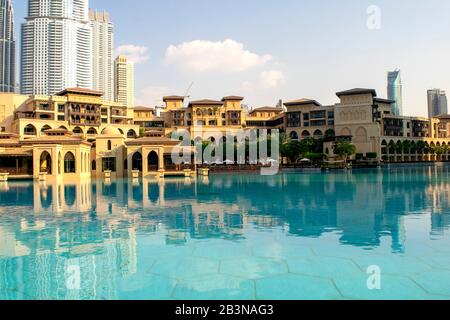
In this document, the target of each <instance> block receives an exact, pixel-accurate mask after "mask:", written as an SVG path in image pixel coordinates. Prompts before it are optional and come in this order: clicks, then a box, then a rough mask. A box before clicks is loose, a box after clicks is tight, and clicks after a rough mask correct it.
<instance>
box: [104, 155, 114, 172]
mask: <svg viewBox="0 0 450 320" xmlns="http://www.w3.org/2000/svg"><path fill="white" fill-rule="evenodd" d="M102 168H103V172H105V171H111V172H116V158H103V159H102Z"/></svg>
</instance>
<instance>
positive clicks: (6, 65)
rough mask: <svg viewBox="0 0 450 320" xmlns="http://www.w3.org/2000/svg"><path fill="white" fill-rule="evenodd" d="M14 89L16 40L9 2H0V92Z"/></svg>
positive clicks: (4, 0) (3, 0) (6, 0)
mask: <svg viewBox="0 0 450 320" xmlns="http://www.w3.org/2000/svg"><path fill="white" fill-rule="evenodd" d="M15 89H16V39H15V36H14V10H13V6H12V3H11V0H0V92H14V91H15Z"/></svg>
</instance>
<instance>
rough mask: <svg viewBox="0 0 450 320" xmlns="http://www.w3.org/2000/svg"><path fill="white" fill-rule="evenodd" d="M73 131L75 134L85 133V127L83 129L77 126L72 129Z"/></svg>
mask: <svg viewBox="0 0 450 320" xmlns="http://www.w3.org/2000/svg"><path fill="white" fill-rule="evenodd" d="M72 132H73V133H75V134H83V129H81V128H80V127H75V128H74V129H73V130H72Z"/></svg>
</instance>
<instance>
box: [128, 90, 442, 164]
mask: <svg viewBox="0 0 450 320" xmlns="http://www.w3.org/2000/svg"><path fill="white" fill-rule="evenodd" d="M336 95H337V97H338V99H339V101H338V102H337V103H335V104H332V105H322V104H321V103H319V102H318V101H316V100H314V99H305V98H302V99H296V100H292V101H288V102H286V103H284V106H283V108H281V107H270V106H269V107H259V108H254V109H252V110H251V111H246V110H245V108H244V107H243V105H242V101H243V100H244V98H243V97H239V96H226V97H224V98H222V99H220V100H210V99H203V100H195V101H190V102H186V101H185V97H182V96H167V97H164V99H163V101H164V104H165V108H164V109H163V110H164V112H163V113H162V114H161V116H152V115H151V112H148V110H150V109H148V108H147V112H148V113H147V118H145V119H144V118H143V113H142V108H140V109H138V110H137V111H135V115H139V117H138V118H139V122H138V123H139V125H141V126H142V127H143V128H159V129H160V130H164V132H165V134H170V133H171V132H173V131H175V130H179V129H182V130H188V131H189V132H191V133H192V134H194V135H195V131H196V127H198V126H201V127H202V130H203V137H204V138H205V137H206V139H204V140H208V136H209V135H211V136H217V135H219V136H220V135H222V136H223V137H224V138H225V137H226V134H227V132H235V131H237V130H239V129H251V128H255V129H267V130H268V131H269V132H270V130H272V129H278V130H280V131H281V132H284V133H286V135H287V137H288V139H290V140H302V139H306V138H310V137H314V138H318V139H324V141H325V146H324V153H325V154H327V155H328V156H329V157H334V155H333V150H332V149H333V144H334V142H335V141H336V139H345V140H348V141H351V142H352V143H353V144H354V145H355V146H356V149H357V153H358V154H359V155H360V156H362V157H367V156H368V155H371V156H373V155H376V157H377V159H378V160H383V161H385V162H409V161H411V162H414V161H448V160H450V154H449V151H448V148H447V147H448V146H449V144H450V116H449V115H441V116H438V117H436V118H431V119H430V118H423V117H406V116H394V115H393V114H392V105H393V103H394V101H391V100H388V99H383V98H380V97H378V96H377V92H376V90H374V89H365V88H355V89H350V90H345V91H341V92H337V93H336ZM162 128H164V129H162ZM405 145H407V146H408V147H407V148H406V147H405ZM433 147H445V148H444V149H443V150H444V153H442V154H433V152H432V151H431V150H433Z"/></svg>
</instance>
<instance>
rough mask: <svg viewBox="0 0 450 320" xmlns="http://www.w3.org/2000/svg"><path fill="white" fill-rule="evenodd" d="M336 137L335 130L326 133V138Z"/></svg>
mask: <svg viewBox="0 0 450 320" xmlns="http://www.w3.org/2000/svg"><path fill="white" fill-rule="evenodd" d="M335 136H336V133H335V132H334V130H333V129H328V130H327V131H325V137H327V138H334V137H335Z"/></svg>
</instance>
